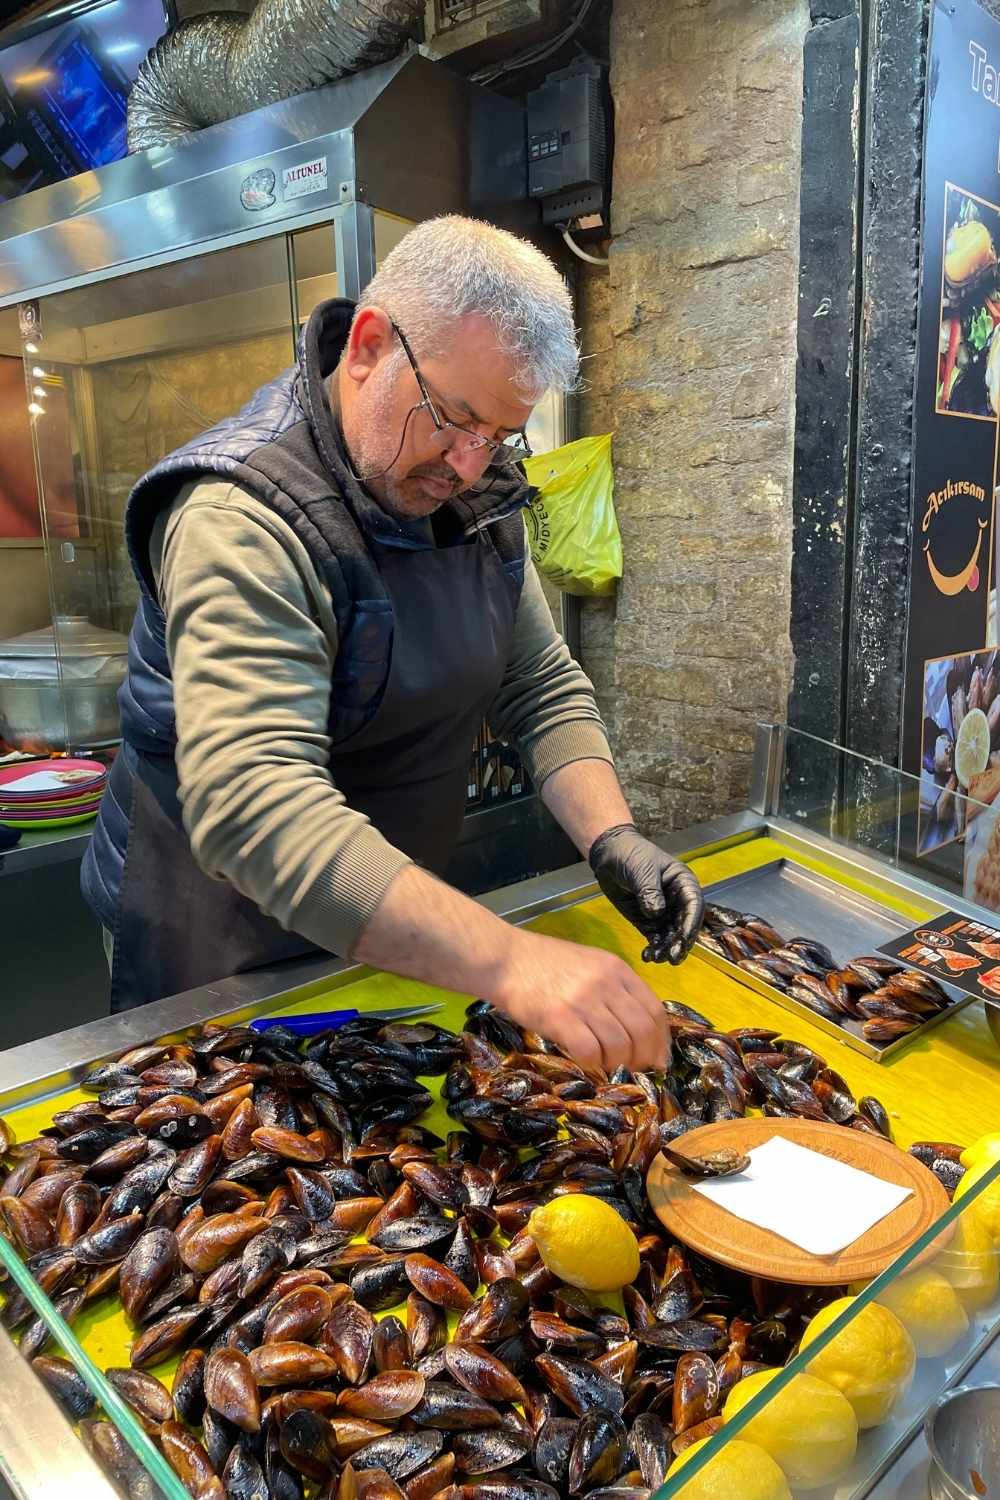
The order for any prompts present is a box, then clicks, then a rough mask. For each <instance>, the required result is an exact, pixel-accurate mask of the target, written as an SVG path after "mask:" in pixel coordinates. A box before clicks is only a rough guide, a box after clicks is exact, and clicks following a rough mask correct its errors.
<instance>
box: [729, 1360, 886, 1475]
mask: <svg viewBox="0 0 1000 1500" xmlns="http://www.w3.org/2000/svg"><path fill="white" fill-rule="evenodd" d="M780 1374H781V1371H780V1370H760V1371H759V1372H758V1373H757V1374H756V1375H748V1376H747V1378H746V1379H745V1380H741V1381H740V1382H739V1384H738V1385H734V1386H733V1388H732V1390H731V1391H730V1392H729V1395H728V1396H727V1397H726V1404H725V1407H724V1408H723V1413H722V1415H723V1417H724V1418H725V1420H726V1421H731V1420H732V1418H733V1417H734V1416H735V1415H736V1413H737V1412H739V1411H742V1409H743V1407H744V1406H746V1404H747V1402H748V1401H750V1400H752V1399H753V1397H754V1396H756V1395H759V1393H760V1392H761V1391H762V1390H765V1389H766V1388H767V1386H768V1385H770V1383H771V1381H773V1380H776V1379H777V1377H778V1376H779V1375H780ZM739 1437H740V1438H743V1439H745V1440H746V1441H747V1442H748V1443H755V1444H757V1445H758V1446H759V1447H761V1448H763V1449H764V1451H765V1452H766V1453H769V1454H770V1455H771V1457H772V1458H773V1459H774V1461H775V1463H776V1464H777V1465H778V1467H779V1469H781V1471H782V1473H783V1474H784V1476H785V1478H786V1479H787V1481H788V1483H789V1485H790V1486H791V1488H792V1489H793V1490H794V1491H795V1493H796V1494H798V1492H799V1491H800V1490H818V1489H822V1487H823V1486H824V1485H826V1484H832V1483H833V1481H834V1480H835V1479H839V1478H840V1476H841V1475H842V1474H843V1473H844V1471H845V1470H846V1469H847V1468H848V1467H849V1465H850V1464H851V1462H852V1461H853V1459H854V1455H855V1452H856V1451H857V1446H858V1421H857V1418H856V1417H855V1415H854V1412H853V1410H852V1408H851V1403H850V1402H849V1401H848V1400H847V1398H846V1397H845V1396H842V1395H841V1394H840V1392H839V1391H838V1390H835V1389H834V1387H833V1386H832V1385H829V1384H828V1383H827V1382H826V1381H825V1380H818V1379H817V1378H816V1376H815V1375H793V1376H792V1378H791V1380H790V1381H789V1382H788V1385H787V1386H786V1387H785V1388H784V1390H781V1391H778V1392H777V1394H776V1395H775V1396H774V1397H773V1398H772V1399H771V1401H770V1403H769V1404H768V1405H767V1406H765V1407H764V1408H763V1410H762V1411H759V1412H758V1413H757V1415H756V1416H755V1417H752V1418H751V1419H750V1421H749V1422H748V1423H747V1425H746V1427H744V1428H743V1429H742V1431H741V1432H740V1433H739ZM731 1493H732V1494H733V1496H736V1495H740V1494H741V1493H742V1492H741V1491H740V1489H739V1488H738V1487H737V1488H736V1489H734V1490H733V1491H732V1492H731Z"/></svg>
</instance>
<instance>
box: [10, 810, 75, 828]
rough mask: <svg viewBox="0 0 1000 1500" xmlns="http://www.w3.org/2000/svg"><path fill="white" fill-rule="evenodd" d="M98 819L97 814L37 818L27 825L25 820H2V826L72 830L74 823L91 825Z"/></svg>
mask: <svg viewBox="0 0 1000 1500" xmlns="http://www.w3.org/2000/svg"><path fill="white" fill-rule="evenodd" d="M96 817H97V813H96V812H89V813H77V815H76V817H75V818H42V819H37V818H36V819H35V820H34V822H31V823H25V821H24V819H23V818H0V824H2V825H3V827H4V828H26V829H28V830H29V831H35V832H37V831H38V829H39V828H71V827H72V826H73V824H74V823H90V822H92V821H93V819H94V818H96Z"/></svg>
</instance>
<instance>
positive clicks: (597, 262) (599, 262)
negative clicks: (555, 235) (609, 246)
mask: <svg viewBox="0 0 1000 1500" xmlns="http://www.w3.org/2000/svg"><path fill="white" fill-rule="evenodd" d="M562 237H563V239H564V240H565V241H566V243H567V245H568V246H569V248H570V249H571V250H572V252H573V254H574V255H578V256H579V257H580V259H581V260H585V261H586V262H587V264H588V266H602V267H603V269H604V270H605V271H606V270H607V269H608V265H609V261H608V258H607V256H606V255H591V254H589V253H588V251H586V250H581V248H580V246H579V245H578V244H577V242H576V240H575V239H574V238H573V236H572V235H571V234H570V232H569V230H568V229H564V230H563V232H562Z"/></svg>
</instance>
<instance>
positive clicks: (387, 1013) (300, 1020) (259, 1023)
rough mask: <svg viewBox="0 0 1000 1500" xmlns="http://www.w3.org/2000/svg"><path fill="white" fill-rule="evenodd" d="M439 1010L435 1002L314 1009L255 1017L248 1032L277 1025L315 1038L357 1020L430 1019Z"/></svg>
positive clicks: (300, 1034) (439, 1005) (299, 1034)
mask: <svg viewBox="0 0 1000 1500" xmlns="http://www.w3.org/2000/svg"><path fill="white" fill-rule="evenodd" d="M440 1009H441V1003H440V1001H438V1002H437V1003H436V1004H433V1005H404V1006H402V1007H399V1006H396V1007H392V1006H387V1007H385V1008H384V1009H382V1010H314V1011H310V1012H309V1013H308V1014H307V1015H301V1016H258V1018H257V1020H256V1021H251V1022H250V1030H251V1031H270V1030H271V1028H272V1027H274V1026H280V1027H281V1028H282V1030H284V1031H293V1032H294V1033H295V1035H296V1036H316V1035H317V1034H318V1033H319V1032H321V1031H339V1030H340V1028H341V1026H346V1025H347V1023H348V1021H357V1020H358V1019H359V1017H361V1018H364V1019H366V1020H367V1019H369V1018H371V1019H373V1020H377V1021H404V1020H408V1019H409V1017H410V1016H429V1015H433V1013H434V1012H435V1011H437V1010H440Z"/></svg>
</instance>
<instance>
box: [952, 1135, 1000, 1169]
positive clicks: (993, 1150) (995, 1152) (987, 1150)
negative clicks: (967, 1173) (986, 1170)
mask: <svg viewBox="0 0 1000 1500" xmlns="http://www.w3.org/2000/svg"><path fill="white" fill-rule="evenodd" d="M959 1161H960V1162H961V1163H962V1166H963V1167H981V1166H983V1165H984V1164H985V1163H986V1162H991V1163H992V1162H995V1161H1000V1130H991V1131H989V1132H988V1133H987V1134H986V1135H981V1136H980V1137H979V1139H978V1141H973V1143H972V1145H971V1146H966V1148H965V1150H964V1151H963V1152H962V1154H961V1156H960V1157H959Z"/></svg>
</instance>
